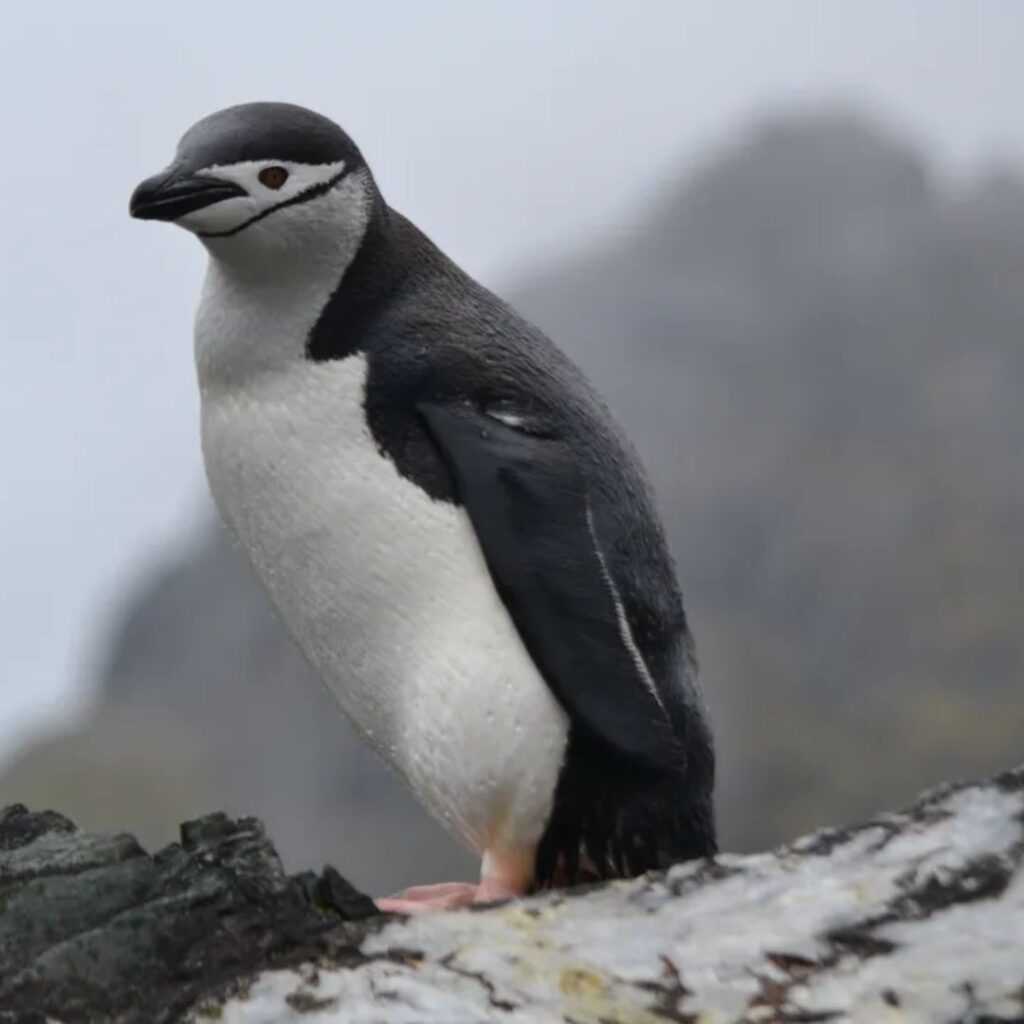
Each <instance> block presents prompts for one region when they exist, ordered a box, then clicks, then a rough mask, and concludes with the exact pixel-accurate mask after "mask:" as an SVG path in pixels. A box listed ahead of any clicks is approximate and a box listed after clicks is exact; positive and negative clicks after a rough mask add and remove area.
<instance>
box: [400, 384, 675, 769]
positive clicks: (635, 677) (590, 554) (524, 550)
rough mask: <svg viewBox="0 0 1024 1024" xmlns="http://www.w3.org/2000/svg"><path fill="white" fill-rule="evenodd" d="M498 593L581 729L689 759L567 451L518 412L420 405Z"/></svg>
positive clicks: (642, 755)
mask: <svg viewBox="0 0 1024 1024" xmlns="http://www.w3.org/2000/svg"><path fill="white" fill-rule="evenodd" d="M417 408H418V410H419V412H420V414H421V415H422V417H423V419H424V421H425V422H426V425H427V429H428V431H429V433H430V435H431V437H432V438H433V440H434V442H435V443H436V445H437V447H438V448H439V449H440V452H441V455H442V458H443V460H444V462H445V463H446V465H447V466H448V469H449V470H450V472H451V475H452V478H453V480H454V483H455V488H456V491H457V492H458V495H459V498H460V500H461V501H462V504H463V506H464V507H465V509H466V511H467V513H468V514H469V518H470V521H471V522H472V524H473V528H474V530H475V532H476V536H477V539H478V541H479V543H480V547H481V549H482V551H483V555H484V559H485V561H486V563H487V567H488V569H489V571H490V574H491V577H492V579H493V581H494V584H495V587H496V588H497V591H498V593H499V595H500V596H501V599H502V601H503V602H504V604H505V607H506V608H507V609H508V611H509V614H510V615H511V616H512V620H513V622H514V623H515V625H516V628H517V630H518V631H519V635H520V637H521V638H522V640H523V642H524V643H525V645H526V648H527V650H528V651H529V653H530V656H531V657H532V659H533V661H534V664H536V666H537V668H538V669H539V671H540V673H541V675H542V676H543V677H544V679H545V681H546V682H547V684H548V686H549V687H550V688H551V691H552V692H553V693H554V695H555V697H556V698H557V700H558V702H559V703H560V704H561V705H562V707H563V708H564V709H565V711H566V713H567V714H568V715H569V717H570V719H571V720H572V721H573V723H574V725H575V726H577V727H579V728H582V729H585V730H586V731H587V732H589V733H590V734H591V735H592V736H594V737H596V738H598V739H600V740H601V741H603V742H604V743H605V744H607V745H608V746H609V747H611V748H613V749H614V750H615V751H617V752H618V753H620V754H623V755H626V756H628V757H629V758H630V759H632V760H633V761H634V762H636V763H639V764H642V765H646V766H647V767H650V768H656V769H662V768H669V767H675V768H678V767H679V766H680V765H681V764H683V763H685V755H684V752H683V750H682V747H681V745H680V743H679V740H678V739H677V737H676V734H675V732H674V731H673V729H672V726H671V724H670V720H669V716H668V713H667V711H666V709H665V706H664V704H663V702H662V699H661V697H660V696H659V693H658V689H657V686H656V685H655V682H654V680H653V678H652V677H651V673H650V671H649V670H648V668H647V666H646V664H645V663H644V660H643V657H642V656H641V654H640V651H639V649H638V648H637V645H636V643H635V642H634V640H633V636H632V632H631V630H630V626H629V622H628V620H627V618H626V613H625V610H624V608H623V604H622V600H621V598H620V596H619V593H618V591H617V589H616V587H615V584H614V582H613V580H612V577H611V574H610V573H609V571H608V568H607V564H606V561H605V555H604V554H603V553H602V551H601V548H600V546H599V544H598V540H597V534H596V532H595V530H594V522H593V515H592V511H591V505H590V500H589V498H588V493H587V487H586V483H585V480H584V477H583V474H582V472H581V469H580V466H579V464H578V462H577V460H576V458H575V457H574V454H573V451H572V449H571V447H570V446H569V444H568V443H567V442H566V441H565V440H563V439H561V438H560V437H558V436H557V433H555V432H553V431H549V430H547V429H546V424H545V425H541V427H539V426H538V424H536V423H535V422H533V421H530V420H527V419H524V418H522V417H520V416H518V415H514V414H512V413H510V412H509V413H497V414H495V415H488V414H487V413H485V412H482V411H480V410H479V409H477V408H475V407H473V406H471V405H469V404H456V403H441V402H436V403H435V402H425V403H421V404H419V405H418V406H417Z"/></svg>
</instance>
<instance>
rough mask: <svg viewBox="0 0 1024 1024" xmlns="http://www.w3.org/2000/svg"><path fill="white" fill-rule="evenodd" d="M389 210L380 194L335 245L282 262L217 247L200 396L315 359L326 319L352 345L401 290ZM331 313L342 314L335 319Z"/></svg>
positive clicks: (200, 356) (293, 253) (204, 322)
mask: <svg viewBox="0 0 1024 1024" xmlns="http://www.w3.org/2000/svg"><path fill="white" fill-rule="evenodd" d="M388 214H389V211H388V209H387V207H386V205H385V204H384V202H383V200H382V199H381V198H380V196H379V194H378V193H377V192H376V190H374V191H373V193H372V194H371V196H369V197H368V201H367V203H366V204H365V205H363V206H362V208H361V210H359V211H357V214H356V215H355V216H356V217H357V218H358V219H357V220H355V221H354V218H353V216H352V215H350V218H349V222H348V223H345V224H344V225H343V228H342V229H341V230H339V231H338V232H337V233H336V234H335V235H333V236H332V237H331V239H330V242H329V244H325V245H317V246H309V247H308V248H306V249H304V250H303V249H293V250H290V251H288V252H287V253H284V254H282V256H281V258H280V259H274V260H268V259H266V258H265V257H263V256H262V255H261V254H256V255H255V256H254V257H253V258H247V256H248V254H247V253H245V252H238V251H217V250H215V249H213V248H210V259H209V263H208V265H207V271H206V278H205V281H204V284H203V290H202V296H201V299H200V303H199V308H198V310H197V313H196V323H195V357H196V369H197V373H198V376H199V384H200V390H201V392H202V393H203V394H204V395H209V394H210V393H213V392H218V391H237V390H238V389H239V388H246V387H250V386H255V385H257V384H258V382H259V381H260V380H262V379H266V378H267V377H268V375H271V376H272V375H276V374H279V373H281V372H287V371H288V370H291V369H294V368H295V367H296V365H298V364H301V363H302V362H304V361H307V360H309V359H311V358H316V357H315V356H313V355H312V353H311V350H312V349H313V347H314V346H313V339H314V338H315V337H322V335H323V333H324V331H325V329H326V323H325V322H326V321H327V320H329V321H330V326H331V330H332V331H334V332H336V333H337V334H338V335H339V336H338V337H337V339H336V340H335V342H334V345H333V347H334V348H335V349H339V350H340V349H343V348H346V347H349V346H348V342H347V340H346V339H347V338H348V337H349V336H351V335H354V334H357V333H358V332H359V331H358V329H359V323H360V322H361V321H362V319H363V318H365V317H366V316H367V315H368V313H369V312H370V311H371V310H372V309H373V308H375V307H376V306H377V305H378V304H379V303H380V302H382V301H383V299H384V298H385V296H386V293H387V291H388V290H389V288H390V287H391V285H392V273H391V271H392V270H393V269H394V267H395V265H396V263H397V261H396V260H395V259H394V258H393V257H392V256H391V255H390V253H391V249H392V245H391V237H390V235H391V232H390V230H389V227H390V225H389V217H388ZM353 221H354V222H353ZM382 271H383V273H382ZM328 309H331V310H332V311H333V310H341V311H342V313H343V315H342V316H341V317H340V318H339V317H337V316H336V315H334V314H333V313H332V315H331V316H330V317H327V315H326V314H327V311H328ZM319 347H320V348H322V347H323V343H322V342H321V343H320V345H319ZM356 348H357V346H351V351H355V350H356ZM339 357H340V356H339V355H333V356H332V357H331V358H339Z"/></svg>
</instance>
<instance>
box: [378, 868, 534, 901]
mask: <svg viewBox="0 0 1024 1024" xmlns="http://www.w3.org/2000/svg"><path fill="white" fill-rule="evenodd" d="M527 885H528V882H527V879H526V878H524V877H522V876H521V875H518V874H515V875H514V874H512V873H511V872H507V871H495V870H494V867H493V864H490V863H489V862H488V858H487V857H485V858H484V871H483V877H482V878H481V880H480V884H479V885H472V884H470V883H469V882H439V883H438V884H436V885H415V886H413V887H412V888H411V889H403V890H402V891H401V892H396V893H395V894H394V895H392V896H385V897H384V898H383V899H379V900H376V901H375V902H376V904H377V909H378V910H379V911H380V912H381V913H382V914H422V913H425V912H426V911H428V910H455V909H456V908H458V907H468V906H470V905H472V904H480V903H497V902H498V901H500V900H507V899H512V898H513V897H515V896H522V895H524V894H525V892H526V890H527Z"/></svg>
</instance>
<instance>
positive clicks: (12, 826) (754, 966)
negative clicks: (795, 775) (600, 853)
mask: <svg viewBox="0 0 1024 1024" xmlns="http://www.w3.org/2000/svg"><path fill="white" fill-rule="evenodd" d="M0 909H2V915H0V979H2V980H0V1020H4V1021H9V1022H13V1021H19V1022H28V1021H34V1020H40V1021H42V1020H44V1019H47V1018H48V1019H50V1020H59V1021H64V1022H68V1024H73V1022H77V1021H90V1022H92V1021H108V1020H116V1021H124V1022H135V1021H140V1022H141V1021H147V1022H150V1021H155V1022H160V1021H170V1020H178V1019H187V1020H190V1021H193V1022H195V1024H200V1022H202V1021H208V1020H218V1021H222V1022H224V1024H270V1022H277V1021H282V1020H292V1021H297V1020H310V1021H316V1022H319V1024H341V1022H345V1024H359V1022H365V1024H389V1022H395V1024H398V1022H401V1024H413V1022H440V1024H460V1022H466V1024H479V1022H481V1021H492V1020H493V1021H507V1022H515V1024H527V1022H534V1021H537V1022H540V1021H544V1022H548V1021H575V1022H587V1021H595V1022H596V1021H614V1022H627V1021H629V1022H644V1024H654V1022H657V1021H675V1022H677V1024H679V1022H692V1024H697V1022H698V1021H699V1022H701V1024H704V1022H707V1024H711V1022H718V1021H723V1022H724V1021H750V1022H755V1021H764V1022H775V1021H778V1022H796V1021H804V1022H810V1021H852V1022H864V1024H876V1022H885V1021H897V1020H898V1021H901V1022H922V1024H925V1022H928V1024H931V1022H936V1021H964V1022H970V1021H973V1022H976V1024H982V1022H987V1024H996V1022H1006V1024H1009V1022H1013V1021H1017V1022H1019V1021H1021V1020H1024V766H1022V767H1020V768H1018V769H1016V770H1014V771H1009V772H1005V773H1004V774H1002V775H999V776H997V777H996V778H994V779H991V780H989V781H987V782H983V783H979V784H971V785H965V784H957V785H947V786H945V787H943V788H942V789H939V790H936V791H934V792H932V793H929V794H926V795H925V796H924V797H922V798H921V799H920V800H919V802H918V803H917V804H916V805H915V806H914V807H912V808H911V809H909V810H907V811H905V812H902V813H899V814H891V815H886V816H883V817H879V818H877V819H875V820H873V821H870V822H868V823H867V824H864V825H858V826H855V827H850V828H844V829H833V830H827V831H823V832H818V833H815V834H813V835H810V836H808V837H806V838H804V839H802V840H799V841H797V842H795V843H793V844H791V845H789V846H786V847H783V848H781V849H779V850H777V851H775V852H771V853H764V854H757V855H752V856H736V855H723V856H720V857H718V858H716V859H715V860H713V861H699V862H694V863H691V864H685V865H679V866H677V867H675V868H673V869H672V870H670V871H669V872H668V873H666V874H658V875H650V876H646V877H644V878H640V879H636V880H633V881H628V882H616V883H611V884H607V885H601V886H592V887H585V888H581V889H577V890H573V891H569V892H555V893H542V894H538V895H537V896H534V897H531V898H529V899H524V900H519V901H514V902H511V903H507V904H505V905H502V906H497V907H493V908H488V909H483V910H473V911H460V912H452V913H434V914H429V915H425V916H423V917H419V918H411V919H401V918H389V917H385V916H381V915H376V914H375V913H374V908H373V905H372V904H371V903H370V902H369V900H367V899H366V898H365V897H362V896H360V895H359V894H358V893H356V892H355V891H354V890H352V889H351V887H349V886H348V885H347V884H346V883H345V882H344V881H343V880H342V879H341V877H340V876H339V875H338V874H337V872H334V871H333V869H330V868H328V869H326V870H325V871H324V872H323V873H322V874H321V875H319V876H316V875H313V874H311V873H307V874H305V875H301V876H296V877H292V878H289V877H288V876H286V875H285V874H284V872H283V871H282V869H281V866H280V863H279V861H278V859H277V856H276V854H275V853H274V850H273V848H272V847H271V845H270V844H269V843H268V841H267V839H266V837H265V836H264V834H263V831H262V828H261V827H260V825H259V823H258V822H255V821H253V820H251V819H246V820H242V821H237V822H235V821H231V820H229V819H227V818H226V817H224V816H223V815H214V816H211V817H208V818H204V819H201V820H199V821H196V822H191V823H188V824H187V825H185V826H183V827H182V842H181V844H180V845H172V846H170V847H167V848H166V849H164V850H162V851H160V852H159V853H157V854H155V855H154V856H152V857H150V856H147V855H146V854H145V853H144V852H143V851H142V850H141V849H140V848H139V847H138V845H137V844H136V843H135V841H134V840H133V839H132V838H131V837H129V836H125V835H114V836H98V835H94V834H90V833H87V832H82V831H79V830H77V829H75V828H74V826H73V825H71V823H70V822H68V821H67V820H66V819H64V818H62V817H60V816H59V815H55V814H51V813H47V814H31V813H29V812H28V811H26V810H25V809H24V808H22V807H13V808H8V809H7V810H6V811H4V812H3V813H2V814H0Z"/></svg>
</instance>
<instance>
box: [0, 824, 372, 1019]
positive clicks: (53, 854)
mask: <svg viewBox="0 0 1024 1024" xmlns="http://www.w3.org/2000/svg"><path fill="white" fill-rule="evenodd" d="M375 914H376V908H375V907H374V905H373V903H372V901H371V900H370V899H369V898H368V897H366V896H363V895H362V894H360V893H358V892H357V891H356V890H354V889H353V888H352V887H351V886H349V885H348V884H347V883H346V882H345V881H344V880H343V879H341V877H340V876H339V875H338V874H337V872H336V871H334V870H333V869H327V870H326V871H325V872H324V873H323V874H321V875H319V876H317V875H315V874H313V873H312V872H309V873H307V874H305V875H300V876H297V877H289V876H287V875H286V874H285V873H284V871H283V869H282V867H281V862H280V860H279V859H278V856H277V853H276V852H275V850H274V848H273V846H272V845H271V843H270V842H269V840H268V839H267V837H266V835H265V834H264V831H263V827H262V826H261V825H260V823H259V822H258V821H256V820H255V819H252V818H243V819H240V820H237V821H236V820H232V819H230V818H228V817H227V816H226V815H223V814H213V815H209V816H208V817H205V818H201V819H199V820H196V821H190V822H186V823H185V824H184V825H182V827H181V842H180V843H175V844H172V845H170V846H168V847H166V848H165V849H163V850H160V851H159V852H158V853H156V854H154V855H152V856H150V855H148V854H147V853H146V852H145V851H144V850H143V849H142V848H141V847H140V846H139V845H138V843H136V842H135V840H134V839H133V838H132V837H131V836H128V835H124V834H114V835H96V834H93V833H90V832H86V831H81V830H79V829H76V828H75V827H74V825H73V824H72V823H71V822H70V821H68V820H67V819H66V818H64V817H62V816H61V815H59V814H55V813H53V812H49V811H47V812H41V813H33V812H30V811H28V810H27V809H26V808H24V807H22V806H20V805H15V806H12V807H8V808H6V809H5V810H3V811H2V812H0V1012H3V1013H6V1014H7V1015H8V1017H7V1018H6V1019H8V1020H15V1019H16V1020H18V1021H19V1022H20V1021H22V1020H25V1021H27V1020H29V1019H31V1017H26V1016H25V1014H36V1015H38V1014H43V1015H49V1016H50V1017H52V1018H55V1019H58V1020H61V1021H66V1022H68V1024H73V1022H76V1021H90V1022H92V1021H103V1020H118V1021H140V1022H141V1021H153V1022H158V1021H164V1020H172V1019H175V1018H176V1017H178V1016H180V1014H181V1013H183V1012H184V1011H185V1010H186V1009H187V1008H188V1007H190V1006H193V1005H195V1004H196V1003H197V1002H198V1001H200V1000H202V999H203V998H204V996H205V995H206V994H207V993H209V992H212V991H220V990H226V988H227V987H228V986H230V985H231V984H232V983H233V982H235V981H236V980H237V979H239V978H244V977H245V976H246V975H248V974H252V973H253V972H255V971H257V970H259V969H262V968H266V967H271V966H285V965H288V964H293V963H298V962H301V961H303V960H307V959H310V958H312V957H315V956H317V955H320V954H322V953H323V952H324V951H325V950H327V949H328V948H330V947H333V946H335V945H337V944H338V942H339V941H343V940H344V934H345V933H344V925H345V924H346V922H352V921H358V920H364V919H366V918H369V917H372V916H373V915H375ZM11 1014H17V1015H19V1016H17V1017H12V1016H10V1015H11ZM3 1019H4V1018H0V1020H3Z"/></svg>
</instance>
